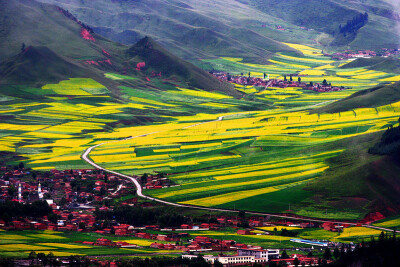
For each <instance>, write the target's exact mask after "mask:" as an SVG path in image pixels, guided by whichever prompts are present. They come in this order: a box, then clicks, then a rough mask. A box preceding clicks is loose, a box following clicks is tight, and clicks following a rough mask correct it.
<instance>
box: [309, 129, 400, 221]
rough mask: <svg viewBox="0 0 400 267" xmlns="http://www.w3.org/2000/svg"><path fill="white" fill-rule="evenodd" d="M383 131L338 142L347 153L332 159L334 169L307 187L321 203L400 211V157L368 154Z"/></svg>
mask: <svg viewBox="0 0 400 267" xmlns="http://www.w3.org/2000/svg"><path fill="white" fill-rule="evenodd" d="M381 135H382V133H381V132H380V133H374V134H367V135H363V136H358V137H353V138H348V139H344V140H342V141H339V142H334V143H332V144H331V145H333V146H335V147H344V148H346V152H344V153H343V154H341V155H340V156H338V157H335V158H332V159H329V160H328V164H329V165H330V167H331V168H330V169H329V170H328V171H327V172H326V173H325V174H324V175H323V176H322V177H321V179H318V180H316V181H315V182H313V183H312V184H310V185H309V186H308V187H307V190H310V191H311V192H314V194H315V196H314V199H316V200H317V202H318V201H321V202H320V203H319V204H320V205H328V206H329V205H330V206H335V207H337V208H339V207H342V208H345V207H347V208H349V209H350V207H359V208H360V207H363V209H365V210H380V211H381V212H383V213H384V214H387V215H388V214H391V213H394V212H398V211H399V210H400V199H399V198H398V196H399V194H400V175H399V173H400V164H399V158H398V157H393V156H379V155H373V154H370V153H368V151H369V149H370V148H371V147H373V146H374V145H375V144H376V143H377V142H379V140H380V138H381Z"/></svg>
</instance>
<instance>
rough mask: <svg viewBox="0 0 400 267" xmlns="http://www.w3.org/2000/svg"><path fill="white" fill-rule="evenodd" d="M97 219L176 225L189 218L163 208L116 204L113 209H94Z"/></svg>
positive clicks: (163, 225)
mask: <svg viewBox="0 0 400 267" xmlns="http://www.w3.org/2000/svg"><path fill="white" fill-rule="evenodd" d="M95 215H96V219H97V220H105V221H111V220H117V221H118V222H120V223H127V224H131V225H134V226H144V225H150V224H158V225H160V226H161V227H177V226H180V225H181V224H184V223H188V222H189V220H190V219H189V218H186V217H184V216H182V215H181V214H177V213H175V212H169V211H167V210H166V209H165V208H155V209H144V208H142V207H130V206H117V207H115V208H114V210H112V211H111V210H109V211H100V210H98V209H96V211H95Z"/></svg>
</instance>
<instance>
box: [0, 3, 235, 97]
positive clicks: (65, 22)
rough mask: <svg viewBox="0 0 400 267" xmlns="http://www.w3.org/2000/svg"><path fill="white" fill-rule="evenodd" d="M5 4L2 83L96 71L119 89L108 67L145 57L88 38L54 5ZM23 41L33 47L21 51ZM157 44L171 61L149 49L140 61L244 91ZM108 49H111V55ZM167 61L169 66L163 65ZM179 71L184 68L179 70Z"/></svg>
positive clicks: (210, 86)
mask: <svg viewBox="0 0 400 267" xmlns="http://www.w3.org/2000/svg"><path fill="white" fill-rule="evenodd" d="M1 5H2V7H3V8H4V10H6V11H7V12H2V13H1V14H0V18H1V19H0V21H3V23H2V24H0V29H1V31H2V32H4V33H5V34H3V35H1V37H0V60H1V59H3V62H2V64H1V66H0V72H1V74H0V77H1V79H2V82H1V83H2V84H16V83H18V84H21V83H26V84H30V85H31V86H32V85H33V86H40V85H43V84H46V83H52V82H57V81H60V80H62V79H68V78H71V77H91V78H93V79H95V80H96V81H98V82H100V83H102V84H104V85H106V86H107V87H110V88H109V89H110V90H112V91H113V92H114V93H116V94H119V90H118V88H117V87H116V83H115V82H113V81H110V80H109V79H105V78H104V75H103V72H104V71H105V72H109V71H111V72H120V70H122V69H125V68H126V64H127V61H130V62H129V63H134V66H133V69H134V67H135V66H136V64H137V63H138V62H139V61H136V62H132V57H126V54H125V53H124V52H125V51H126V50H127V49H128V47H127V46H124V45H120V44H117V43H115V42H112V41H110V40H107V39H105V38H104V37H102V36H100V35H97V34H94V35H93V36H94V38H95V41H90V40H85V39H83V38H82V37H81V36H80V31H81V26H80V25H79V24H78V23H76V22H75V21H73V20H72V19H70V18H68V17H66V16H65V15H64V14H63V13H62V12H60V10H58V9H57V8H56V7H55V6H53V5H49V4H41V3H38V2H35V1H27V0H15V1H2V2H1ZM10 14H11V15H10ZM26 25H35V27H27V26H26ZM22 43H25V44H26V46H27V47H30V46H33V48H32V47H30V49H27V51H26V52H21V44H22ZM6 46H7V47H6ZM45 46H46V47H45ZM154 46H155V47H157V50H158V52H160V53H159V54H158V56H160V55H164V56H163V60H166V61H167V62H163V60H160V58H158V59H156V58H154V57H153V58H152V59H150V58H147V56H151V53H150V54H147V55H144V54H143V55H142V57H141V58H140V61H148V60H152V62H153V63H155V64H156V65H157V66H154V67H156V68H155V69H156V70H157V69H159V70H160V71H162V72H163V73H168V72H169V70H167V69H168V67H167V66H175V68H174V71H172V72H170V73H168V75H169V76H172V75H176V76H177V77H178V78H179V79H183V80H184V81H186V82H189V83H191V84H192V85H194V86H199V87H201V88H203V89H207V90H222V91H224V92H229V93H230V94H231V95H234V96H240V94H239V93H238V92H237V91H236V90H234V89H233V87H232V86H230V85H228V84H225V83H220V82H219V81H218V80H217V79H215V78H214V77H212V76H211V75H209V74H208V73H206V72H204V71H202V70H200V69H198V68H196V67H195V66H193V65H191V64H189V63H187V62H185V61H183V60H181V59H179V58H178V57H176V56H174V55H173V54H171V53H169V52H168V51H166V50H164V49H163V48H162V47H161V46H159V45H158V44H155V43H154ZM103 50H105V51H107V52H108V53H109V54H108V55H106V54H105V53H104V52H103ZM14 55H16V56H14ZM2 57H3V58H2ZM10 57H11V58H10ZM6 58H8V59H6ZM106 59H109V60H111V65H110V64H108V63H100V64H99V65H87V64H84V63H85V60H97V61H104V60H106ZM161 66H163V67H162V68H160V67H161ZM179 71H181V73H178V72H179ZM183 72H184V73H183ZM130 74H131V75H135V76H139V77H141V78H143V79H144V78H145V76H146V75H149V73H148V74H146V73H138V72H135V71H132V72H131V73H130ZM182 74H184V75H182Z"/></svg>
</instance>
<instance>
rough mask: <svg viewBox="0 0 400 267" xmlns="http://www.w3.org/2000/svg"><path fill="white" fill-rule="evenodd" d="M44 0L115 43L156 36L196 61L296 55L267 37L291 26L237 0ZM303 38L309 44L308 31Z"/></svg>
mask: <svg viewBox="0 0 400 267" xmlns="http://www.w3.org/2000/svg"><path fill="white" fill-rule="evenodd" d="M41 1H42V2H48V3H54V4H57V5H61V6H62V7H63V8H65V9H67V10H69V11H70V12H71V13H73V14H74V15H75V16H76V17H78V18H79V19H80V20H82V21H83V22H85V23H86V24H88V25H90V26H91V27H92V28H93V29H94V30H95V32H98V33H100V34H103V35H104V36H106V37H108V38H110V39H113V40H115V41H119V42H123V43H125V44H134V43H136V42H137V41H139V40H140V39H141V38H143V37H145V36H150V37H152V38H153V39H154V40H156V41H157V42H159V43H161V44H162V45H163V46H164V47H166V48H167V49H168V50H170V51H172V52H173V53H174V54H177V55H178V56H180V57H183V58H185V59H190V60H195V59H197V58H199V57H215V56H237V55H241V56H242V57H244V58H249V59H252V58H259V57H268V56H269V55H271V53H276V52H285V51H294V50H293V49H291V48H289V47H288V46H286V45H284V44H282V43H280V42H278V41H275V40H273V39H275V38H272V39H271V38H269V37H270V36H269V35H266V34H264V31H265V30H267V28H268V29H269V30H273V31H274V32H275V34H276V36H279V35H280V34H281V33H280V31H278V30H276V25H277V24H278V23H279V24H282V25H286V24H287V23H285V21H282V20H281V19H279V18H276V17H271V16H268V15H266V14H265V13H262V12H260V11H258V10H255V9H253V8H252V7H250V6H248V5H245V4H242V3H240V2H237V1H234V0H229V1H221V0H218V1H194V0H190V1H185V4H183V3H182V2H181V1H178V0H172V1H161V0H155V1H154V0H142V1H135V2H134V3H133V2H130V1H112V2H110V1H104V0H101V1H95V2H93V1H87V0H84V1H76V0H61V1H60V0H58V1H54V0H41ZM106 2H107V3H106ZM250 17H251V18H252V19H251V20H249V18H250ZM303 35H304V36H303V37H302V38H304V40H307V38H308V37H309V36H308V33H303Z"/></svg>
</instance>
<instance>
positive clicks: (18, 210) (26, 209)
mask: <svg viewBox="0 0 400 267" xmlns="http://www.w3.org/2000/svg"><path fill="white" fill-rule="evenodd" d="M50 214H53V211H52V209H51V207H50V206H49V205H48V204H47V202H46V201H35V202H33V203H32V204H22V203H19V202H16V201H6V202H4V203H0V219H3V220H4V221H5V222H9V221H10V220H11V219H12V218H18V217H35V218H41V217H43V216H48V215H50Z"/></svg>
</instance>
